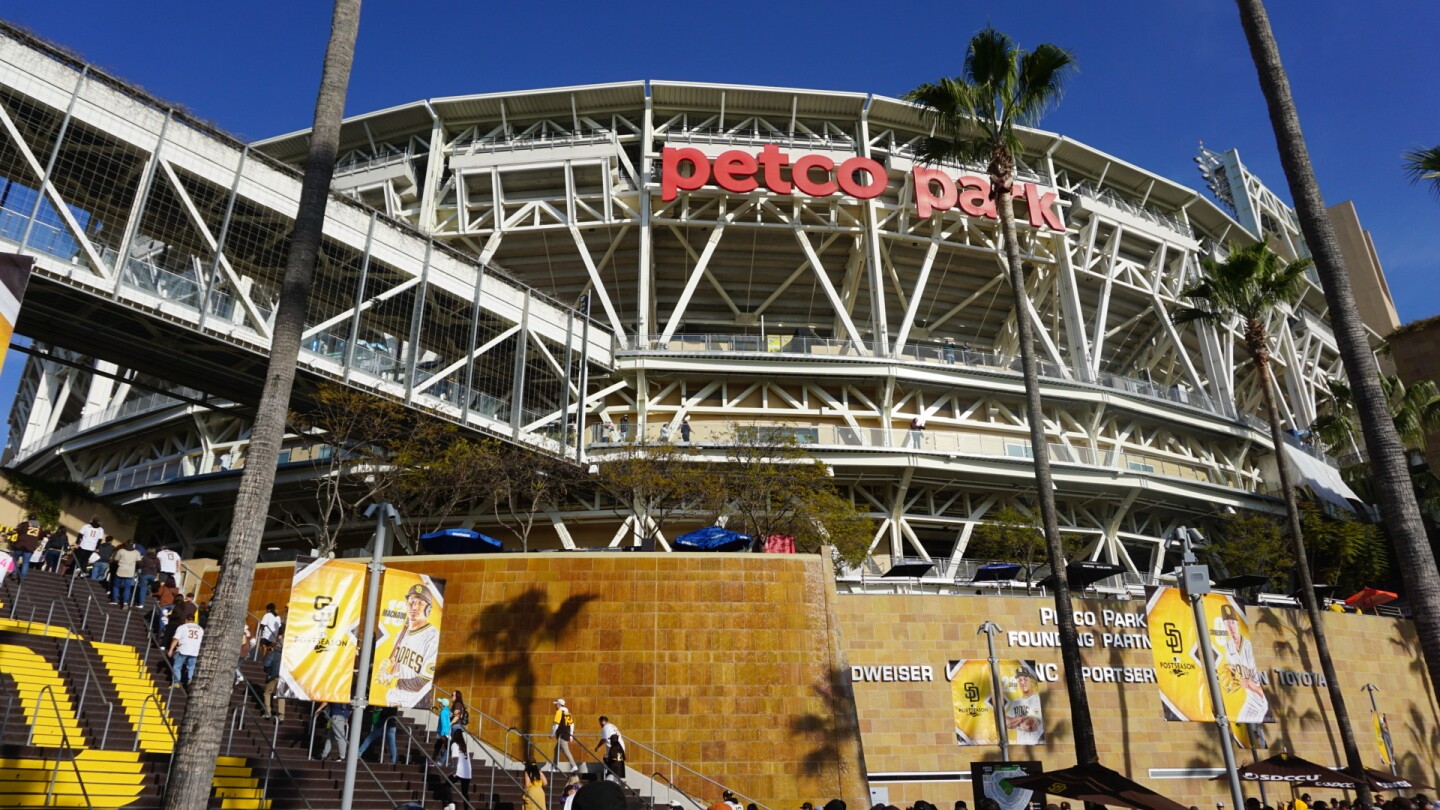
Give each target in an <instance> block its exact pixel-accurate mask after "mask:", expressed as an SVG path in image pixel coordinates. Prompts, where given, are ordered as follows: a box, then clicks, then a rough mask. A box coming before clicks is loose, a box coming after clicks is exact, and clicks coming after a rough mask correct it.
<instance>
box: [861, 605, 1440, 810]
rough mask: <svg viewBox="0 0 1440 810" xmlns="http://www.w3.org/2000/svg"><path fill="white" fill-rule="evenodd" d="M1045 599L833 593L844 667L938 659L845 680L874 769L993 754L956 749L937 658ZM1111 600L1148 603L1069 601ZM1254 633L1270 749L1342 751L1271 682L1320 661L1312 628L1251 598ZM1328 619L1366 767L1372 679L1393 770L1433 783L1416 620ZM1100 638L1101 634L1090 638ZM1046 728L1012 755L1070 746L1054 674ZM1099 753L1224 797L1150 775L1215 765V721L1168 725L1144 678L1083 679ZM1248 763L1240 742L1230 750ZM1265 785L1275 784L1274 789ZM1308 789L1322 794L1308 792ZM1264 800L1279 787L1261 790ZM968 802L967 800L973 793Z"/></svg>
mask: <svg viewBox="0 0 1440 810" xmlns="http://www.w3.org/2000/svg"><path fill="white" fill-rule="evenodd" d="M1052 605H1053V602H1052V601H1051V600H1050V599H1049V598H1025V597H964V596H962V597H955V596H932V595H909V596H907V595H893V596H878V595H858V594H857V595H843V594H842V595H841V596H840V597H839V614H840V617H841V621H840V624H841V628H842V631H843V635H844V638H845V639H846V641H847V644H848V649H847V654H848V657H849V660H850V663H851V664H852V665H856V666H863V665H874V666H882V665H895V666H899V665H908V664H919V665H927V666H931V667H933V668H934V671H935V681H934V682H931V683H926V682H920V683H871V682H863V683H856V684H855V695H856V703H857V706H858V709H859V716H860V729H861V733H862V735H863V740H864V745H865V758H866V764H867V766H868V769H869V772H870V773H871V774H882V773H910V774H914V773H918V772H940V773H946V772H957V771H958V772H964V773H967V774H968V772H969V770H970V762H971V760H972V759H999V749H998V748H966V747H961V746H958V745H956V744H955V738H954V723H953V720H952V718H951V708H950V684H949V682H947V681H946V680H945V677H944V672H945V665H946V662H947V661H950V660H957V659H962V658H984V657H985V655H986V653H985V638H984V636H979V635H977V629H978V627H979V625H980V623H981V622H983V621H985V620H986V619H991V620H993V621H995V622H996V623H997V624H999V625H1000V626H1001V627H1002V628H1003V629H1004V630H1006V631H1010V630H1015V631H1032V632H1035V631H1041V630H1054V629H1055V628H1054V626H1053V625H1047V626H1043V627H1042V625H1041V623H1040V614H1039V611H1040V609H1041V608H1042V607H1051V606H1052ZM1105 608H1109V609H1111V610H1114V611H1118V612H1122V613H1123V612H1131V611H1138V612H1140V613H1143V612H1144V602H1143V601H1141V600H1131V601H1128V602H1077V604H1076V609H1077V610H1089V611H1094V612H1095V613H1096V614H1097V618H1100V617H1102V616H1103V614H1101V611H1102V610H1103V609H1105ZM1250 618H1251V621H1252V622H1253V623H1254V631H1253V641H1254V646H1255V655H1256V660H1257V663H1258V664H1259V666H1260V667H1261V668H1262V669H1264V670H1266V671H1267V672H1268V673H1271V686H1270V687H1269V688H1268V689H1267V690H1266V691H1267V694H1268V696H1269V697H1270V700H1271V705H1272V706H1273V707H1274V709H1275V715H1276V719H1277V721H1278V722H1277V723H1276V724H1274V725H1269V726H1267V727H1266V729H1267V731H1268V732H1270V736H1271V744H1272V749H1271V750H1272V751H1276V752H1278V751H1279V750H1280V747H1282V746H1283V747H1288V748H1289V749H1290V750H1291V751H1294V752H1295V753H1297V754H1299V755H1301V756H1304V757H1306V758H1309V759H1313V760H1317V761H1319V762H1323V763H1326V764H1338V763H1341V762H1342V761H1343V752H1342V750H1341V748H1340V742H1339V739H1338V737H1337V736H1335V735H1336V730H1335V726H1334V724H1333V722H1332V720H1331V718H1330V712H1329V709H1328V706H1329V700H1328V697H1327V696H1326V695H1325V692H1326V690H1325V689H1324V688H1323V687H1301V686H1281V685H1279V684H1278V680H1277V679H1276V678H1275V677H1274V674H1273V673H1274V670H1275V669H1277V668H1278V669H1284V670H1290V671H1299V672H1318V671H1319V670H1320V665H1319V662H1318V661H1316V660H1315V658H1314V653H1313V645H1312V643H1311V642H1310V641H1309V637H1308V630H1307V631H1306V632H1305V633H1304V634H1302V632H1301V630H1302V628H1306V627H1308V625H1307V624H1306V623H1305V621H1304V618H1303V614H1302V613H1300V612H1299V611H1293V610H1280V609H1263V610H1262V609H1258V608H1251V609H1250ZM1326 628H1327V631H1328V635H1329V639H1330V645H1331V648H1332V650H1333V652H1334V655H1335V657H1336V662H1335V664H1336V667H1337V668H1338V669H1339V671H1340V677H1341V680H1342V683H1343V684H1344V686H1345V694H1346V698H1347V700H1346V703H1347V706H1348V708H1349V710H1350V714H1351V718H1352V722H1353V723H1354V725H1355V730H1356V734H1357V736H1358V737H1359V743H1360V748H1361V751H1362V753H1363V754H1365V755H1366V756H1367V758H1368V760H1369V761H1370V762H1371V763H1372V764H1373V766H1374V767H1381V766H1380V764H1379V757H1378V755H1376V754H1374V753H1373V752H1374V751H1375V750H1376V749H1375V743H1374V735H1373V733H1372V732H1371V731H1370V726H1369V723H1370V712H1369V701H1368V699H1367V697H1366V695H1365V692H1363V691H1362V690H1361V689H1360V687H1361V686H1363V685H1364V684H1365V683H1367V682H1370V683H1374V684H1375V685H1376V686H1379V687H1380V689H1381V692H1380V695H1379V700H1380V703H1381V709H1382V710H1383V711H1385V712H1386V713H1387V714H1388V715H1389V719H1390V728H1391V733H1392V735H1393V737H1394V743H1395V746H1396V749H1397V750H1398V751H1399V752H1400V755H1401V769H1402V772H1404V773H1408V774H1411V775H1412V776H1415V777H1418V778H1422V779H1424V781H1426V782H1430V783H1432V784H1435V781H1434V778H1435V776H1436V775H1437V771H1436V766H1437V764H1440V722H1437V709H1436V705H1435V702H1434V699H1433V697H1432V693H1431V690H1430V689H1429V685H1428V682H1427V678H1426V676H1425V674H1424V667H1423V665H1422V662H1421V659H1420V652H1419V648H1418V646H1417V644H1416V641H1415V636H1414V629H1413V626H1412V625H1411V624H1410V623H1409V622H1401V621H1393V620H1390V619H1385V618H1380V617H1375V616H1362V615H1354V614H1329V615H1327V616H1326ZM1092 630H1093V631H1094V632H1097V633H1102V632H1111V633H1144V632H1145V631H1144V630H1135V629H1128V628H1125V629H1114V628H1104V627H1096V628H1081V631H1082V632H1090V631H1092ZM1099 641H1100V640H1097V643H1099ZM996 654H997V657H1000V658H1021V659H1025V658H1033V659H1035V660H1036V661H1037V662H1038V663H1041V664H1044V663H1055V664H1058V663H1059V661H1060V651H1059V650H1058V649H1056V648H1048V647H1041V648H1034V647H1030V648H1027V647H1011V646H1010V643H1009V639H1008V636H1006V635H1003V634H1002V635H1001V636H997V638H996ZM1150 656H1151V653H1150V651H1149V650H1145V649H1135V650H1131V649H1119V648H1104V647H1096V648H1094V649H1087V650H1084V651H1083V653H1082V657H1083V659H1084V662H1085V665H1087V666H1091V667H1136V668H1149V667H1150V666H1151V657H1150ZM1043 686H1044V689H1045V694H1044V697H1043V698H1042V699H1043V701H1044V707H1045V715H1046V718H1047V720H1046V735H1047V740H1048V741H1049V742H1048V743H1047V744H1046V745H1044V746H1035V747H1033V748H1012V750H1011V756H1012V758H1015V759H1038V760H1041V761H1042V762H1044V763H1045V764H1046V765H1047V766H1049V765H1053V766H1056V767H1067V766H1069V765H1072V764H1074V746H1073V745H1072V744H1071V737H1070V726H1069V723H1068V720H1067V719H1066V717H1067V715H1068V706H1069V701H1068V699H1067V698H1066V695H1065V687H1064V684H1063V683H1060V682H1056V683H1047V684H1044V685H1043ZM1086 694H1087V695H1088V696H1089V699H1090V711H1091V715H1092V717H1093V720H1094V723H1095V728H1096V736H1097V738H1098V742H1099V748H1100V759H1101V761H1102V762H1104V763H1105V764H1107V765H1109V766H1110V767H1113V768H1115V769H1116V770H1119V771H1121V772H1128V773H1129V774H1130V775H1131V776H1132V777H1134V778H1136V779H1138V780H1139V781H1140V782H1142V783H1145V784H1147V785H1149V786H1151V787H1153V788H1154V789H1156V790H1158V791H1160V792H1162V793H1165V794H1166V795H1169V796H1171V797H1173V798H1174V799H1176V800H1177V801H1179V802H1180V803H1181V804H1185V805H1195V806H1199V807H1213V806H1214V803H1215V802H1217V801H1223V802H1225V803H1226V804H1227V805H1229V804H1230V800H1229V796H1228V795H1227V792H1226V788H1225V786H1224V783H1223V782H1207V781H1203V780H1199V779H1156V778H1152V777H1151V776H1150V775H1149V771H1150V769H1151V768H1190V767H1206V768H1214V767H1220V765H1221V758H1220V753H1219V743H1218V739H1217V735H1216V732H1215V727H1214V726H1213V725H1211V724H1201V723H1171V722H1166V721H1165V720H1164V719H1162V716H1161V713H1160V701H1159V697H1158V693H1157V692H1156V687H1155V686H1154V685H1152V684H1129V685H1124V686H1122V685H1119V684H1113V683H1093V682H1092V683H1088V688H1087V690H1086ZM1239 756H1240V758H1241V760H1242V761H1243V762H1248V761H1249V759H1250V754H1249V753H1248V752H1241V753H1240V754H1239ZM871 785H872V786H883V787H887V788H888V789H889V791H890V801H891V802H892V803H894V804H896V805H899V806H901V807H904V806H906V805H908V804H910V803H913V802H914V801H915V800H916V799H921V798H924V799H928V800H930V801H932V802H934V803H935V804H937V805H940V806H942V807H948V806H949V803H950V802H953V801H954V800H955V799H962V798H963V799H966V800H970V799H971V798H972V791H971V788H970V785H969V783H968V782H963V783H962V782H956V781H931V782H918V783H917V782H901V781H892V782H886V781H881V780H876V779H872V781H871ZM1272 793H1273V791H1272ZM1317 795H1318V793H1317ZM1270 799H1271V801H1272V802H1273V801H1275V797H1274V796H1273V795H1272V796H1270ZM972 806H973V804H972Z"/></svg>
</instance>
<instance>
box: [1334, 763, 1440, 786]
mask: <svg viewBox="0 0 1440 810" xmlns="http://www.w3.org/2000/svg"><path fill="white" fill-rule="evenodd" d="M1341 773H1343V774H1345V777H1346V781H1345V782H1344V783H1343V784H1342V783H1339V782H1328V781H1326V782H1316V783H1314V784H1313V785H1311V787H1317V788H1333V789H1337V790H1350V789H1353V788H1354V787H1355V781H1356V780H1355V779H1354V777H1353V774H1354V773H1355V772H1354V771H1352V770H1351V769H1349V768H1342V769H1341ZM1365 780H1366V781H1367V782H1369V783H1370V789H1371V790H1373V791H1382V790H1384V791H1391V790H1434V789H1435V788H1433V787H1430V786H1429V785H1427V784H1425V783H1424V782H1416V781H1412V780H1410V779H1406V778H1405V777H1403V776H1396V775H1395V774H1392V773H1390V772H1389V771H1377V770H1375V769H1374V768H1366V769H1365Z"/></svg>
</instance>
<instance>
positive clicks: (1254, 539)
mask: <svg viewBox="0 0 1440 810" xmlns="http://www.w3.org/2000/svg"><path fill="white" fill-rule="evenodd" d="M1206 541H1207V542H1206V546H1205V550H1204V556H1205V561H1206V563H1208V564H1209V565H1211V566H1212V567H1214V568H1215V573H1216V574H1217V575H1219V576H1217V578H1224V577H1226V576H1239V575H1241V574H1259V575H1260V576H1263V577H1266V578H1267V579H1268V580H1269V581H1268V583H1267V584H1266V586H1265V587H1266V588H1267V589H1268V590H1269V591H1271V592H1274V593H1287V592H1288V591H1289V590H1290V572H1291V570H1292V569H1293V568H1294V564H1293V562H1292V557H1291V553H1292V547H1291V545H1290V541H1289V539H1288V538H1286V537H1285V530H1284V528H1283V526H1282V525H1281V523H1280V521H1278V520H1276V519H1275V516H1274V515H1267V514H1265V513H1263V512H1253V511H1248V510H1247V511H1244V512H1239V513H1237V514H1234V515H1226V516H1225V517H1222V518H1220V519H1219V520H1217V521H1216V522H1215V524H1214V525H1213V526H1212V527H1211V529H1210V531H1209V533H1208V534H1207V536H1206Z"/></svg>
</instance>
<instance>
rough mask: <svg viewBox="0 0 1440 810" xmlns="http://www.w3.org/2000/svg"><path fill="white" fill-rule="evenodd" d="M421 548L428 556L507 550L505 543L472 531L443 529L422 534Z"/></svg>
mask: <svg viewBox="0 0 1440 810" xmlns="http://www.w3.org/2000/svg"><path fill="white" fill-rule="evenodd" d="M420 547H421V548H423V549H424V550H425V551H426V553H428V554H489V553H493V552H496V551H504V550H505V544H504V543H502V542H500V541H499V540H496V539H495V538H493V537H490V536H489V535H485V534H481V533H480V532H477V531H472V530H470V529H441V530H440V531H438V532H430V533H429V534H422V535H420Z"/></svg>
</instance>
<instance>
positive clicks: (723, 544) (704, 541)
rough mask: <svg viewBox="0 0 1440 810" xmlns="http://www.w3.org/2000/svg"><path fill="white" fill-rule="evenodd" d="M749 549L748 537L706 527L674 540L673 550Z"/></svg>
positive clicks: (722, 529)
mask: <svg viewBox="0 0 1440 810" xmlns="http://www.w3.org/2000/svg"><path fill="white" fill-rule="evenodd" d="M749 547H750V535H748V534H741V533H740V532H732V531H730V530H729V529H724V528H721V527H719V526H707V527H705V528H703V529H698V530H696V531H693V532H690V533H689V534H682V535H680V536H679V537H677V538H675V548H676V549H677V550H685V551H741V550H743V549H746V548H749Z"/></svg>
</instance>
